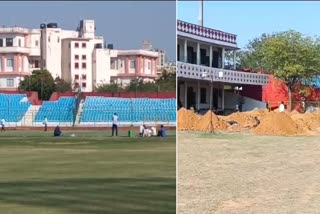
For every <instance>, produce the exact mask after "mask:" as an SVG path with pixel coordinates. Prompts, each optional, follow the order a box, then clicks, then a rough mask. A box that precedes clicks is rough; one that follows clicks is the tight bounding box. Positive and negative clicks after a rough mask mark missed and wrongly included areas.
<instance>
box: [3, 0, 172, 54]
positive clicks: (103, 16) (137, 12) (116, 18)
mask: <svg viewBox="0 0 320 214" xmlns="http://www.w3.org/2000/svg"><path fill="white" fill-rule="evenodd" d="M0 8H1V13H0V26H3V25H5V26H15V25H16V26H19V27H27V28H39V26H40V24H41V23H43V22H57V23H58V25H59V27H61V28H63V29H70V30H75V29H76V27H77V26H78V23H79V21H80V19H94V20H95V23H96V34H97V35H100V36H104V38H105V40H106V41H107V42H108V43H113V44H114V46H115V48H117V49H134V48H141V47H142V43H143V40H151V41H152V44H153V47H155V48H160V49H163V50H165V51H166V52H167V56H168V60H174V59H175V52H176V21H175V20H176V2H174V1H166V2H147V1H142V2H138V1H128V2H125V1H119V2H111V1H109V2H108V1H106V2H94V1H90V2H62V1H57V2H41V1H36V2H18V1H12V2H9V1H8V2H0Z"/></svg>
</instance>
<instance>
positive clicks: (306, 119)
mask: <svg viewBox="0 0 320 214" xmlns="http://www.w3.org/2000/svg"><path fill="white" fill-rule="evenodd" d="M291 118H292V119H293V121H295V123H296V124H297V125H298V127H299V129H300V130H301V131H304V132H306V131H310V130H315V129H317V128H318V127H320V114H318V113H304V114H293V115H291Z"/></svg>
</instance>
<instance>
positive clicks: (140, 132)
mask: <svg viewBox="0 0 320 214" xmlns="http://www.w3.org/2000/svg"><path fill="white" fill-rule="evenodd" d="M145 129H146V125H141V126H140V130H139V136H140V137H143V132H144V130H145Z"/></svg>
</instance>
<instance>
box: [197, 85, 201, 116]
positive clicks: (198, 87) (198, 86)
mask: <svg viewBox="0 0 320 214" xmlns="http://www.w3.org/2000/svg"><path fill="white" fill-rule="evenodd" d="M199 109H200V80H198V84H197V110H198V111H199Z"/></svg>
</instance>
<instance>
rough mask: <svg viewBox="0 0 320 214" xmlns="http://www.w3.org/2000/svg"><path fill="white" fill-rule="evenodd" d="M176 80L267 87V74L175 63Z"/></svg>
mask: <svg viewBox="0 0 320 214" xmlns="http://www.w3.org/2000/svg"><path fill="white" fill-rule="evenodd" d="M177 76H178V78H179V77H180V78H181V77H182V78H188V79H197V80H208V81H213V82H225V83H235V84H246V85H267V84H269V76H268V75H267V74H258V73H248V72H242V71H235V70H227V69H221V68H211V67H207V66H202V65H194V64H190V63H183V62H177Z"/></svg>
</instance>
